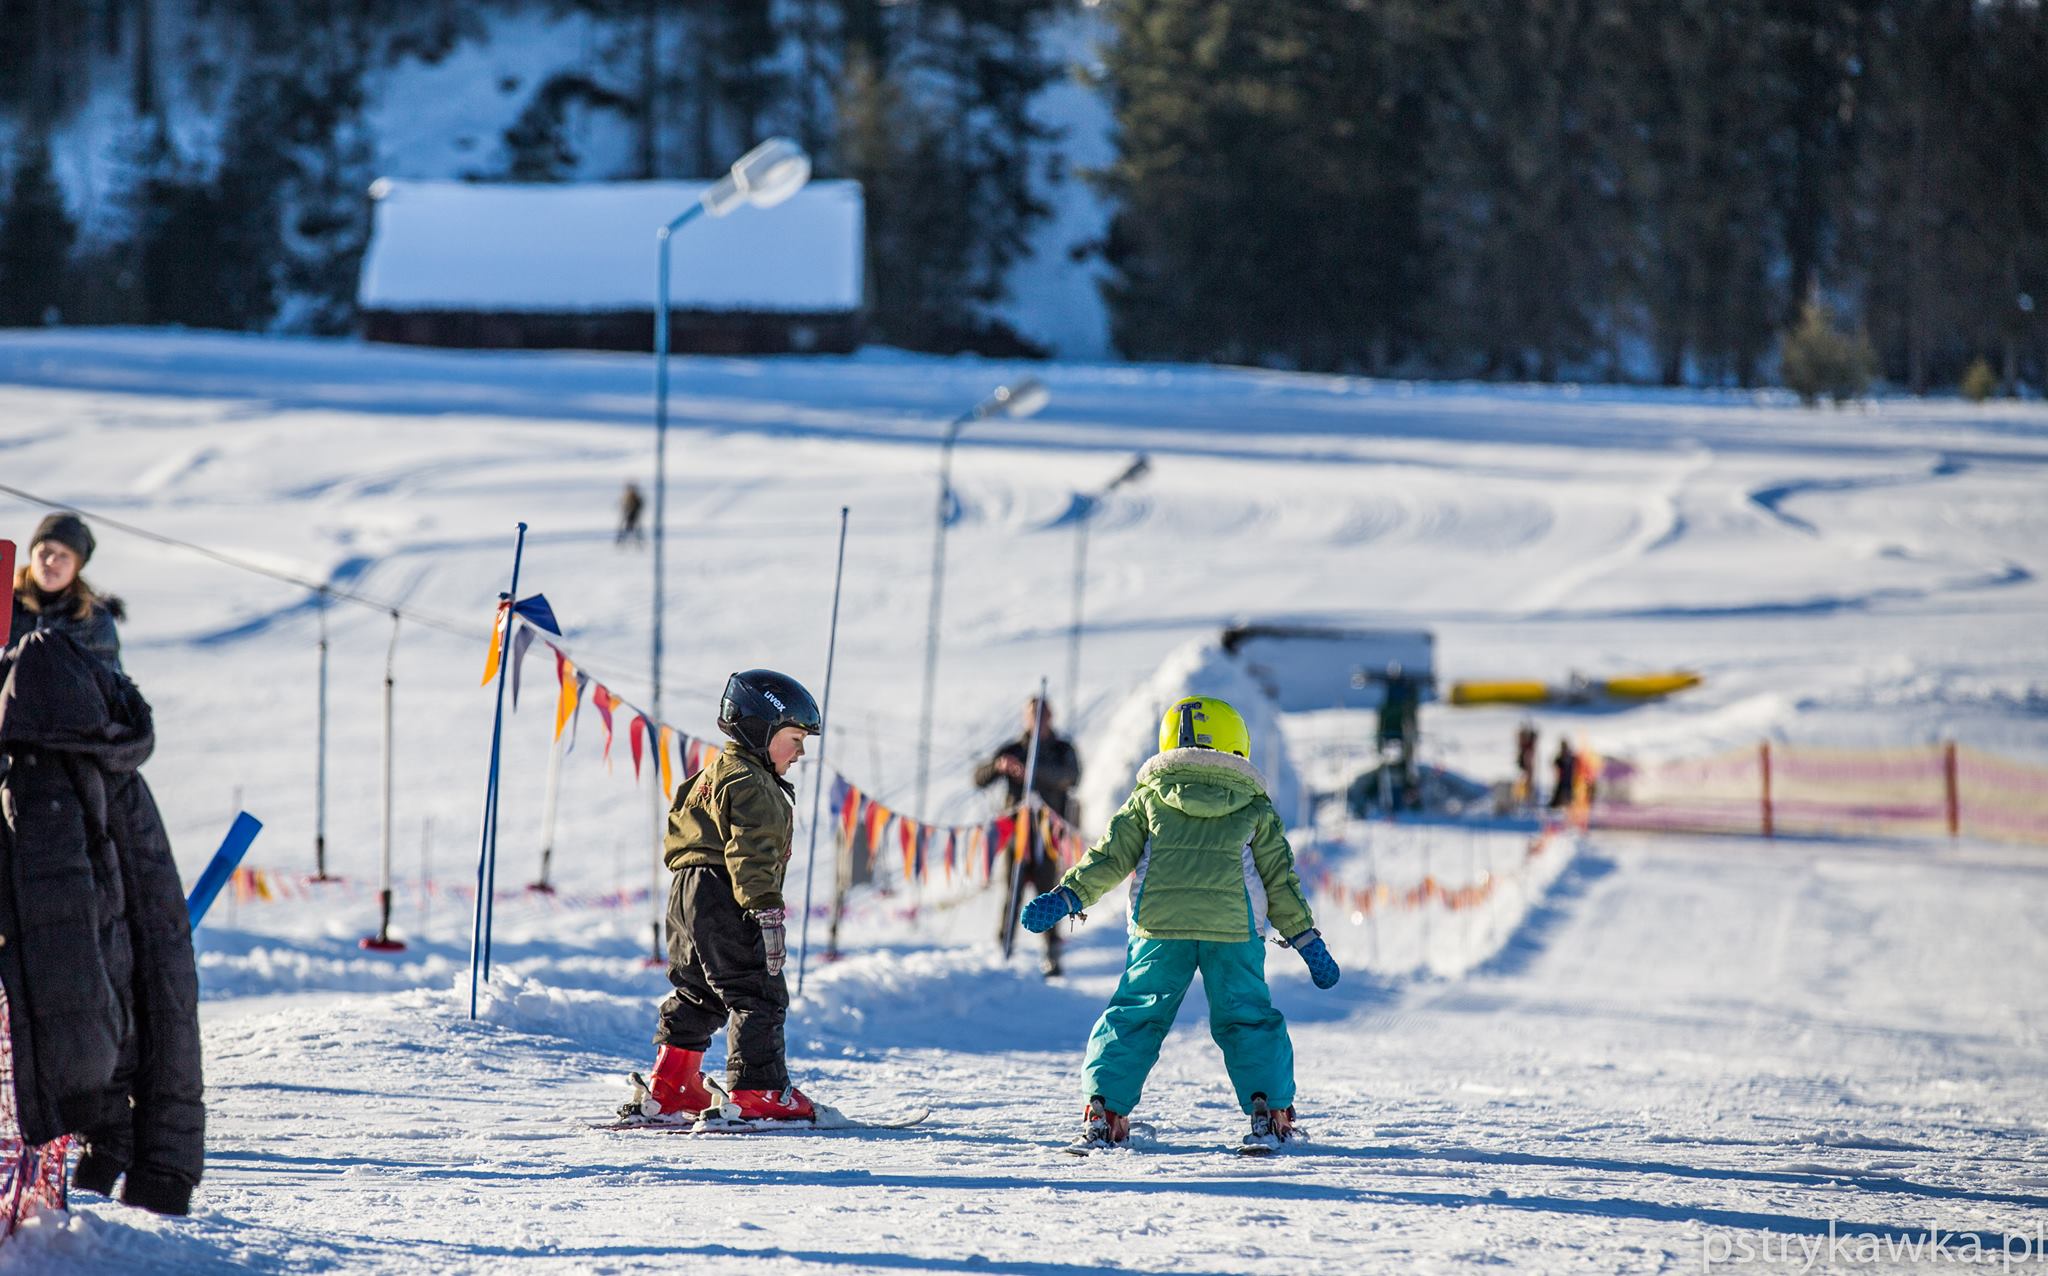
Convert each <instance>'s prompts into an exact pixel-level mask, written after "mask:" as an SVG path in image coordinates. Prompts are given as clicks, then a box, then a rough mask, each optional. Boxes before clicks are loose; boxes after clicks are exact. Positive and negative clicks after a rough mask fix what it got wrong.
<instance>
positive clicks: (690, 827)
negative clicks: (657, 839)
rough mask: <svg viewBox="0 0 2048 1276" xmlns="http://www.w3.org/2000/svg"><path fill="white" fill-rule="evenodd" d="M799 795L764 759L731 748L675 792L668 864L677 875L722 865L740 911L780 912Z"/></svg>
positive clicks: (665, 853)
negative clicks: (678, 871) (767, 909)
mask: <svg viewBox="0 0 2048 1276" xmlns="http://www.w3.org/2000/svg"><path fill="white" fill-rule="evenodd" d="M795 797H796V790H795V789H793V788H791V787H790V786H789V785H788V784H786V783H784V782H783V780H782V777H780V776H778V775H776V774H775V771H774V768H772V767H770V766H769V765H768V763H767V761H766V760H765V759H763V758H762V757H760V756H759V755H757V754H754V753H751V752H749V751H748V750H746V749H745V748H742V747H741V746H739V745H737V744H727V745H726V746H725V747H724V748H723V749H720V750H719V751H718V757H717V758H716V759H715V760H713V761H712V762H711V763H710V764H709V765H708V766H706V767H705V768H704V769H703V770H702V771H699V772H698V773H697V774H696V776H695V777H694V778H692V779H691V780H690V781H688V782H687V783H685V784H684V785H683V786H682V787H681V788H680V789H678V790H676V798H675V803H674V805H672V806H670V807H669V811H668V836H667V837H666V838H664V839H663V840H662V862H663V863H665V864H667V865H668V866H669V868H670V869H672V870H674V869H685V868H722V869H724V870H725V871H726V874H727V875H728V876H729V877H731V878H732V894H733V898H734V899H736V900H738V901H739V906H740V907H741V908H743V909H746V910H747V911H748V912H752V911H754V910H755V909H757V908H781V907H782V874H783V870H784V869H785V867H786V866H787V865H788V863H789V852H790V839H791V837H792V836H793V835H794V833H795V830H796V817H795V808H794V807H793V806H792V805H791V803H792V802H793V801H794V800H795Z"/></svg>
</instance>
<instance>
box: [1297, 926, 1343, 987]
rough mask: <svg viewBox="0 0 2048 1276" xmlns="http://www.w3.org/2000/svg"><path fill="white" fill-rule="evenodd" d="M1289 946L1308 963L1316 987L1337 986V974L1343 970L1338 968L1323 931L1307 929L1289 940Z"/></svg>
mask: <svg viewBox="0 0 2048 1276" xmlns="http://www.w3.org/2000/svg"><path fill="white" fill-rule="evenodd" d="M1287 946H1288V947H1289V948H1292V949H1293V950H1294V951H1295V952H1298V953H1300V954H1301V959H1302V960H1303V961H1305V962H1307V963H1308V977H1309V979H1310V980H1311V981H1313V982H1314V984H1315V986H1316V987H1318V988H1335V987H1336V986H1337V976H1338V975H1340V974H1341V973H1343V972H1341V971H1339V970H1338V969H1337V959H1336V958H1335V957H1332V956H1330V946H1329V945H1328V944H1325V943H1324V942H1323V932H1321V931H1319V930H1305V931H1303V932H1301V933H1300V934H1299V935H1296V936H1295V937H1294V938H1293V939H1290V940H1288V941H1287Z"/></svg>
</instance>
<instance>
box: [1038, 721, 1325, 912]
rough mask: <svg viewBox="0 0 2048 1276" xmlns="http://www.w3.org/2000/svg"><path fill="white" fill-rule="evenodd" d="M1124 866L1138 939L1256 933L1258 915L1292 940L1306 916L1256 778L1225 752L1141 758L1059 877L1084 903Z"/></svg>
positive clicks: (1276, 818) (1274, 815)
mask: <svg viewBox="0 0 2048 1276" xmlns="http://www.w3.org/2000/svg"><path fill="white" fill-rule="evenodd" d="M1133 875H1135V880H1134V881H1133V882H1132V883H1131V931H1132V933H1133V934H1136V935H1137V936H1139V937H1140V938H1143V939H1206V940H1214V941H1218V942H1225V943H1228V942H1234V941H1239V940H1246V939H1259V938H1262V937H1263V934H1264V931H1265V928H1266V923H1267V921H1268V920H1270V921H1271V922H1272V924H1273V927H1274V929H1276V930H1278V931H1279V932H1280V934H1281V936H1282V937H1283V938H1287V939H1292V938H1293V937H1294V936H1296V935H1299V934H1301V933H1302V932H1303V931H1305V930H1308V929H1310V928H1311V927H1313V926H1314V925H1315V918H1314V917H1313V916H1312V915H1311V914H1310V912H1309V907H1308V900H1307V898H1306V897H1305V896H1304V895H1303V894H1302V890H1301V879H1300V878H1299V877H1297V876H1296V875H1295V872H1294V852H1293V851H1292V850H1291V849H1289V847H1288V845H1287V836H1286V834H1285V833H1284V832H1282V831H1281V827H1280V815H1279V813H1278V812H1277V811H1275V810H1274V809H1273V802H1272V799H1270V798H1268V797H1267V796H1266V783H1265V779H1264V777H1262V776H1261V775H1260V774H1259V772H1258V768H1256V767H1254V766H1253V765H1252V764H1251V763H1249V762H1247V761H1245V760H1244V759H1243V758H1240V757H1237V756H1236V755H1234V754H1229V753H1218V752H1216V751H1215V750H1214V749H1170V750H1168V751H1167V752H1165V753H1162V754H1160V755H1158V756H1157V757H1155V758H1153V759H1152V760H1151V761H1149V762H1147V763H1146V764H1145V765H1144V766H1143V767H1142V768H1140V769H1139V771H1138V787H1137V788H1136V789H1135V790H1134V791H1133V792H1132V793H1131V796H1130V799H1129V800H1128V801H1126V802H1125V803H1124V805H1123V809H1122V810H1120V811H1118V812H1117V813H1116V815H1115V816H1114V817H1113V818H1112V819H1111V820H1110V821H1109V831H1108V832H1106V833H1104V834H1103V835H1102V840H1101V841H1099V842H1097V843H1096V844H1095V846H1094V848H1093V849H1091V850H1090V851H1089V852H1088V854H1087V855H1085V856H1084V857H1082V860H1081V862H1080V863H1079V864H1076V865H1075V866H1074V867H1073V868H1072V869H1070V870H1068V872H1067V875H1066V876H1065V877H1063V878H1061V879H1060V885H1062V886H1064V887H1066V888H1068V889H1069V890H1071V891H1073V892H1074V894H1075V895H1077V896H1079V897H1080V900H1081V907H1083V908H1086V907H1088V906H1089V905H1091V904H1093V903H1094V902H1095V901H1096V900H1098V899H1100V898H1102V897H1103V895H1105V894H1107V893H1108V892H1109V890H1110V888H1112V887H1114V886H1115V885H1116V884H1117V883H1118V882H1121V881H1122V880H1124V878H1126V877H1132V876H1133Z"/></svg>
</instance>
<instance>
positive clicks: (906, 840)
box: [896, 816, 917, 882]
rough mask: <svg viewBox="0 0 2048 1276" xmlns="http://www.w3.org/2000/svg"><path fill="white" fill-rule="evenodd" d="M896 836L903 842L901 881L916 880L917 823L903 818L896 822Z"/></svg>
mask: <svg viewBox="0 0 2048 1276" xmlns="http://www.w3.org/2000/svg"><path fill="white" fill-rule="evenodd" d="M896 831H897V834H898V836H899V837H900V838H901V839H902V842H903V880H904V881H906V882H914V881H916V880H917V821H916V820H913V819H911V818H909V817H908V816H905V817H904V818H903V819H901V820H898V821H897V830H896Z"/></svg>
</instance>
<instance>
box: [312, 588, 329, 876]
mask: <svg viewBox="0 0 2048 1276" xmlns="http://www.w3.org/2000/svg"><path fill="white" fill-rule="evenodd" d="M315 605H316V606H318V607H319V609H320V722H319V726H318V729H317V732H316V734H317V735H318V736H319V739H318V741H317V742H316V744H315V749H314V752H315V762H314V766H313V880H314V881H316V882H324V881H326V880H327V590H326V588H325V587H322V588H321V590H320V593H319V595H318V602H317V603H316V604H315Z"/></svg>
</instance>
